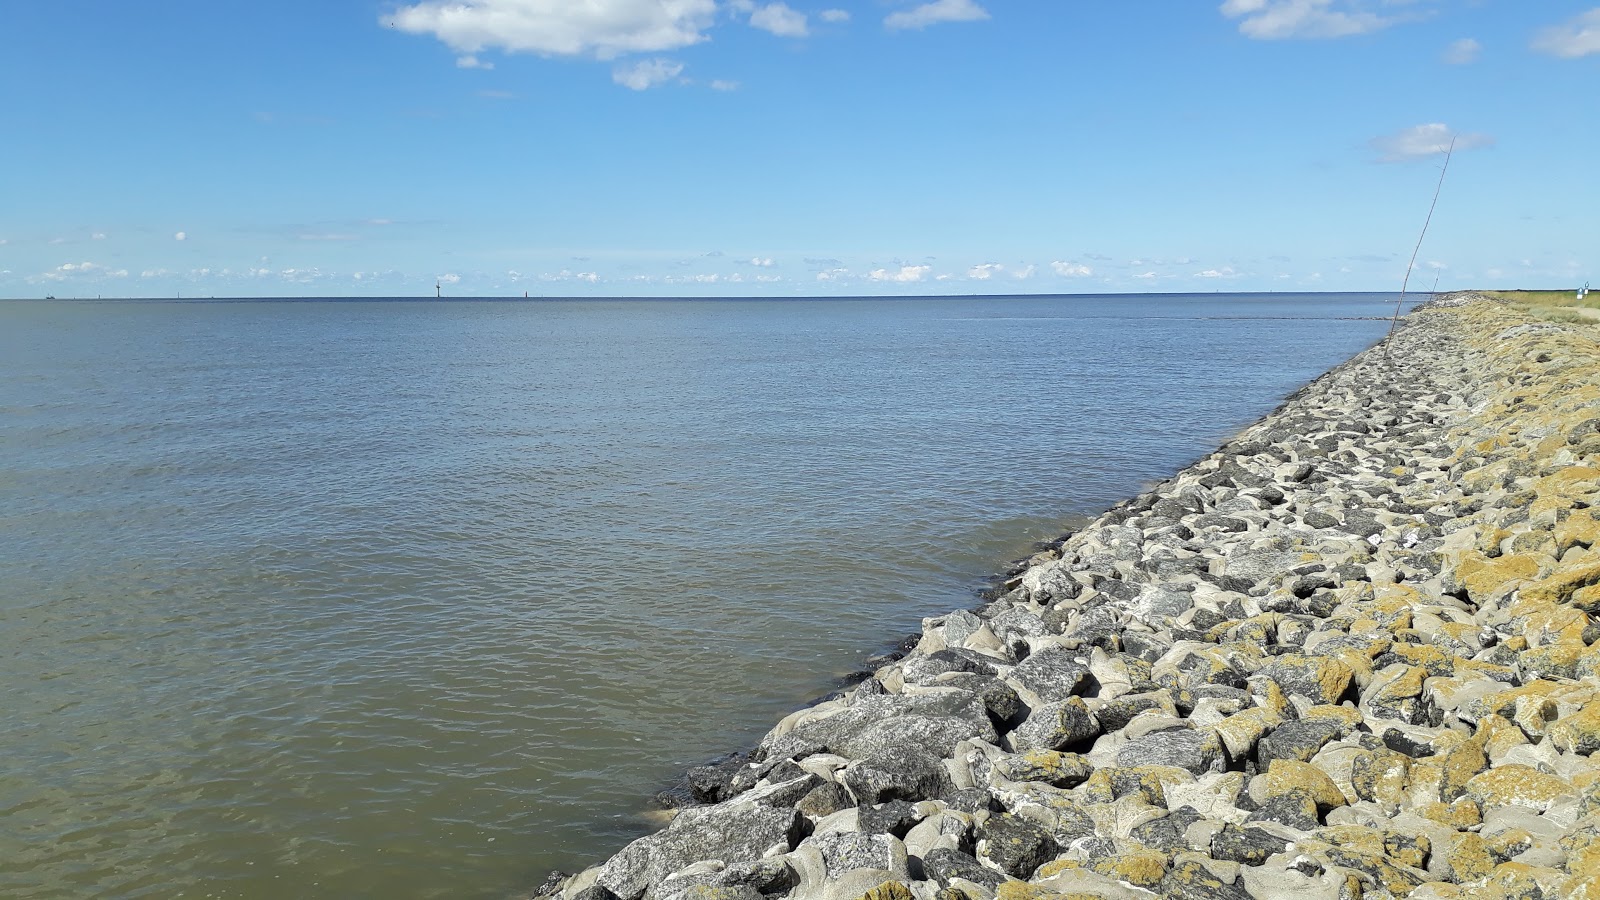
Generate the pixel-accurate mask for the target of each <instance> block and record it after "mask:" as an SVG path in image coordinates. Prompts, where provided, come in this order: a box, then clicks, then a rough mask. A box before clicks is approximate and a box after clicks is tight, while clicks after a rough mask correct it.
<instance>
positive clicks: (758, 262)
mask: <svg viewBox="0 0 1600 900" xmlns="http://www.w3.org/2000/svg"><path fill="white" fill-rule="evenodd" d="M750 265H752V266H757V267H759V268H763V269H770V268H772V267H773V266H774V265H776V263H774V262H773V261H772V257H770V256H756V257H752V258H751V260H750Z"/></svg>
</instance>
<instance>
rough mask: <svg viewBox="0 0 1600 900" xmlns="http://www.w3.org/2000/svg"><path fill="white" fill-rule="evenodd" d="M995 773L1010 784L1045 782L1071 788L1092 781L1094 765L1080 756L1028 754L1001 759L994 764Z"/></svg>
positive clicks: (1072, 754)
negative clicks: (1090, 779)
mask: <svg viewBox="0 0 1600 900" xmlns="http://www.w3.org/2000/svg"><path fill="white" fill-rule="evenodd" d="M994 770H995V772H997V773H998V774H999V775H1000V776H1001V777H1003V778H1006V779H1009V780H1011V781H1042V782H1044V783H1045V784H1048V785H1051V786H1053V787H1059V788H1072V787H1077V786H1078V785H1080V784H1083V783H1084V782H1085V781H1088V780H1089V776H1090V775H1093V774H1094V764H1093V763H1091V762H1089V760H1088V758H1087V757H1084V756H1082V755H1080V754H1077V753H1057V752H1056V751H1054V750H1029V751H1027V752H1026V753H1019V754H1015V755H1007V756H1002V757H1000V758H999V759H997V760H995V762H994Z"/></svg>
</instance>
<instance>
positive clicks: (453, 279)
mask: <svg viewBox="0 0 1600 900" xmlns="http://www.w3.org/2000/svg"><path fill="white" fill-rule="evenodd" d="M439 283H440V284H460V283H461V276H460V275H456V274H453V273H452V274H449V275H440V276H439Z"/></svg>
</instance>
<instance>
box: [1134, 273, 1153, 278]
mask: <svg viewBox="0 0 1600 900" xmlns="http://www.w3.org/2000/svg"><path fill="white" fill-rule="evenodd" d="M1133 277H1135V278H1146V279H1148V278H1154V277H1156V273H1154V272H1140V273H1139V274H1137V275H1135V276H1133Z"/></svg>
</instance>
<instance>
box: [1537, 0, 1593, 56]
mask: <svg viewBox="0 0 1600 900" xmlns="http://www.w3.org/2000/svg"><path fill="white" fill-rule="evenodd" d="M1531 46H1532V47H1533V49H1535V50H1537V51H1539V52H1540V53H1548V54H1550V55H1551V56H1559V57H1561V58H1562V59H1577V58H1578V57H1580V56H1588V55H1589V54H1591V53H1600V6H1597V7H1595V8H1594V9H1591V10H1589V11H1588V12H1586V13H1582V14H1580V15H1578V16H1576V17H1574V18H1573V19H1572V21H1570V22H1564V23H1562V24H1560V25H1552V26H1550V27H1549V28H1542V29H1540V30H1539V33H1538V34H1536V35H1534V36H1533V43H1532V44H1531Z"/></svg>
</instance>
